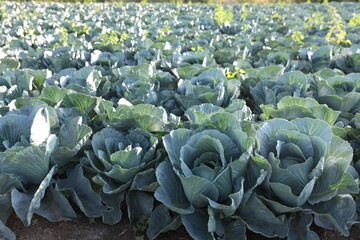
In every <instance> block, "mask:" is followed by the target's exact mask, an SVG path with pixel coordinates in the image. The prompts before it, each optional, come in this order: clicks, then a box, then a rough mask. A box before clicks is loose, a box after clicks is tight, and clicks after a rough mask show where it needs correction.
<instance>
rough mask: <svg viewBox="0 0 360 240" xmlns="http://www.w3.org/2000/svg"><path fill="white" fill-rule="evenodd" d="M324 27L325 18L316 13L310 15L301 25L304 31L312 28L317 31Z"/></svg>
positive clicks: (320, 13)
mask: <svg viewBox="0 0 360 240" xmlns="http://www.w3.org/2000/svg"><path fill="white" fill-rule="evenodd" d="M324 25H325V16H324V14H323V13H322V12H319V11H316V12H314V13H312V14H311V16H310V17H307V18H306V19H305V22H304V24H303V26H304V28H305V29H306V30H311V29H312V28H314V29H317V30H322V29H323V28H324Z"/></svg>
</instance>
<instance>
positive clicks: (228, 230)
mask: <svg viewBox="0 0 360 240" xmlns="http://www.w3.org/2000/svg"><path fill="white" fill-rule="evenodd" d="M223 225H224V236H225V238H226V239H228V240H237V239H246V225H245V224H244V222H243V221H242V219H236V220H233V221H231V222H227V221H223Z"/></svg>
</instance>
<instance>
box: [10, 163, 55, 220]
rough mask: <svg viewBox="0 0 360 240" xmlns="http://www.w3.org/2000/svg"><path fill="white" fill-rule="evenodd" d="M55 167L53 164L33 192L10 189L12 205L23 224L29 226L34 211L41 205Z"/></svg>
mask: <svg viewBox="0 0 360 240" xmlns="http://www.w3.org/2000/svg"><path fill="white" fill-rule="evenodd" d="M56 171H57V168H56V167H55V166H54V167H53V168H52V169H51V170H50V171H49V173H48V174H47V175H46V177H45V178H44V179H43V181H42V182H41V183H40V185H39V188H38V189H37V190H36V191H35V192H34V193H22V192H19V191H18V190H17V189H16V188H14V189H13V190H12V191H11V202H12V206H13V208H14V210H15V212H16V215H17V216H19V218H20V220H21V221H22V222H23V224H24V225H26V226H29V225H30V223H31V219H32V216H33V214H34V213H36V211H37V210H38V209H39V208H40V207H41V201H42V199H43V198H44V196H45V192H46V189H47V188H48V187H49V186H50V184H51V181H52V177H53V175H54V174H55V173H56Z"/></svg>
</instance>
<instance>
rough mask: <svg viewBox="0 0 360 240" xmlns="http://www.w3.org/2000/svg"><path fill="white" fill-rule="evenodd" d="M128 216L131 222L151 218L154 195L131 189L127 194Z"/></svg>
mask: <svg viewBox="0 0 360 240" xmlns="http://www.w3.org/2000/svg"><path fill="white" fill-rule="evenodd" d="M126 205H127V210H128V217H129V220H130V221H131V222H134V221H141V220H143V219H146V218H149V217H150V215H151V212H152V210H153V205H154V196H153V194H151V193H147V192H142V191H130V192H129V193H128V194H127V195H126Z"/></svg>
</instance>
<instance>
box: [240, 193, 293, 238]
mask: <svg viewBox="0 0 360 240" xmlns="http://www.w3.org/2000/svg"><path fill="white" fill-rule="evenodd" d="M237 214H239V216H240V217H241V219H242V220H243V221H244V223H245V224H246V226H247V227H248V228H249V229H250V230H251V231H253V232H256V233H260V234H262V235H264V236H266V237H269V238H271V237H285V236H286V234H287V232H288V227H287V225H286V221H285V218H284V217H283V216H281V215H280V216H276V215H275V214H274V213H273V212H272V211H271V210H270V209H269V208H268V207H267V206H266V205H265V204H264V203H263V202H262V201H261V200H260V199H259V198H258V197H257V196H256V195H255V194H252V195H251V196H250V198H249V199H248V201H247V202H246V204H242V205H241V206H240V208H238V209H237Z"/></svg>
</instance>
